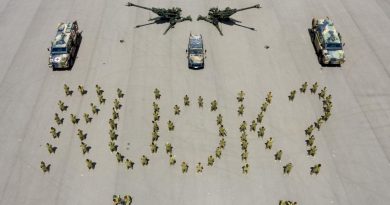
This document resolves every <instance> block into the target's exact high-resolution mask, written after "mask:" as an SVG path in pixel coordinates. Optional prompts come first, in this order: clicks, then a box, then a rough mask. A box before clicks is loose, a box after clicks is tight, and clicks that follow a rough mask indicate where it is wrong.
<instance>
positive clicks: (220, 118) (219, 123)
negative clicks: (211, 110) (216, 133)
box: [217, 114, 222, 125]
mask: <svg viewBox="0 0 390 205" xmlns="http://www.w3.org/2000/svg"><path fill="white" fill-rule="evenodd" d="M217 125H222V115H221V114H218V116H217Z"/></svg>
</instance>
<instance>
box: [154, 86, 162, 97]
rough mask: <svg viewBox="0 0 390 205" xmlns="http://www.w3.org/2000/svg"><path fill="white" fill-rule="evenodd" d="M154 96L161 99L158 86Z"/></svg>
mask: <svg viewBox="0 0 390 205" xmlns="http://www.w3.org/2000/svg"><path fill="white" fill-rule="evenodd" d="M154 97H155V98H156V100H158V99H160V97H161V94H160V90H158V89H157V88H156V89H154Z"/></svg>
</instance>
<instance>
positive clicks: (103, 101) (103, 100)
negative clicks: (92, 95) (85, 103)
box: [98, 95, 106, 104]
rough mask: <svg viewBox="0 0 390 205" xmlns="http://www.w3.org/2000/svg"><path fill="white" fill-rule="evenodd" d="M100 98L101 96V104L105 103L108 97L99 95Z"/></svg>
mask: <svg viewBox="0 0 390 205" xmlns="http://www.w3.org/2000/svg"><path fill="white" fill-rule="evenodd" d="M98 98H99V103H100V104H105V103H106V99H105V98H104V97H103V95H99V96H98Z"/></svg>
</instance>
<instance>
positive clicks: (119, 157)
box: [115, 152, 125, 163]
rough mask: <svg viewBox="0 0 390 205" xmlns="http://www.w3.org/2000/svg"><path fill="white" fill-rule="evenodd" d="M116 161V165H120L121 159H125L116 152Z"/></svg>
mask: <svg viewBox="0 0 390 205" xmlns="http://www.w3.org/2000/svg"><path fill="white" fill-rule="evenodd" d="M115 156H116V161H117V162H118V163H121V162H123V159H124V158H125V156H123V155H122V154H121V153H119V152H117V153H116V155H115Z"/></svg>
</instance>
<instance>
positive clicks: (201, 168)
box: [196, 162, 203, 173]
mask: <svg viewBox="0 0 390 205" xmlns="http://www.w3.org/2000/svg"><path fill="white" fill-rule="evenodd" d="M196 172H197V173H202V172H203V166H202V164H201V163H200V162H198V164H197V165H196Z"/></svg>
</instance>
